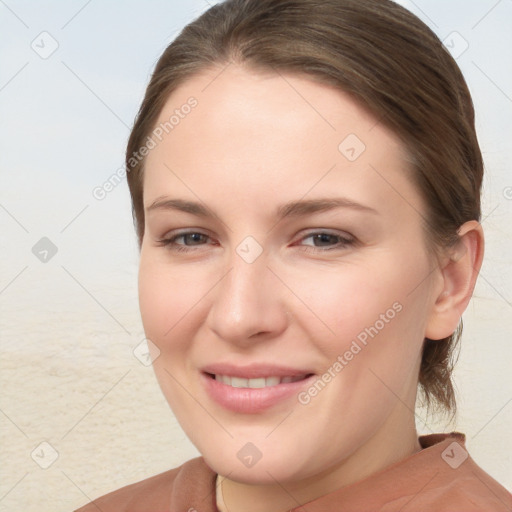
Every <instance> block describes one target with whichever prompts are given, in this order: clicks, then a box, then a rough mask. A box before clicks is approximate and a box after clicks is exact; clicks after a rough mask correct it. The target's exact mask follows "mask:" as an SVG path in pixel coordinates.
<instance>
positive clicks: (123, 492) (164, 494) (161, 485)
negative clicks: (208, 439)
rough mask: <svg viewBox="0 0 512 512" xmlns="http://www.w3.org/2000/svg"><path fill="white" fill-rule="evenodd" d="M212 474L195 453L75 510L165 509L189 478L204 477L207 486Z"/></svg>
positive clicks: (126, 511)
mask: <svg viewBox="0 0 512 512" xmlns="http://www.w3.org/2000/svg"><path fill="white" fill-rule="evenodd" d="M214 476H215V475H214V473H213V471H212V470H211V469H210V468H209V467H208V466H207V465H206V463H205V462H204V460H203V459H202V457H198V458H195V459H192V460H189V461H188V462H185V463H184V464H183V465H181V466H179V467H177V468H174V469H171V470H169V471H165V472H164V473H160V474H158V475H155V476H152V477H150V478H147V479H145V480H142V481H140V482H136V483H134V484H131V485H127V486H125V487H122V488H120V489H117V490H116V491H113V492H110V493H109V494H106V495H104V496H102V497H100V498H97V499H95V500H93V501H91V502H90V503H88V504H87V505H84V506H83V507H81V508H79V509H77V510H76V511H75V512H98V510H101V511H102V512H147V511H148V510H151V511H152V512H153V511H154V512H168V511H169V510H170V507H171V501H172V500H175V499H176V498H179V494H180V493H182V492H183V491H184V490H185V491H186V490H187V488H188V487H190V482H191V481H195V483H197V484H200V483H201V481H203V485H205V487H208V486H209V484H210V483H211V480H212V478H214ZM176 494H178V496H176Z"/></svg>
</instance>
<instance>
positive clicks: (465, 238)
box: [425, 220, 484, 340]
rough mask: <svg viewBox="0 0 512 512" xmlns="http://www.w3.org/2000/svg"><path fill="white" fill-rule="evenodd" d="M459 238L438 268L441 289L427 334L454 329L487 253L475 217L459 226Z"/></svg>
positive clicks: (433, 336) (436, 337)
mask: <svg viewBox="0 0 512 512" xmlns="http://www.w3.org/2000/svg"><path fill="white" fill-rule="evenodd" d="M458 234H459V237H460V238H459V242H458V244H457V245H456V246H455V247H453V248H451V249H450V250H449V252H448V253H447V254H446V258H445V259H444V261H443V262H442V264H441V268H440V269H439V271H440V273H441V279H442V290H441V292H440V293H438V294H437V297H434V299H435V300H434V303H433V304H432V308H431V311H430V316H429V319H428V322H427V327H426V331H425V337H426V338H429V339H432V340H440V339H443V338H447V337H448V336H450V335H451V334H453V333H454V332H455V330H456V329H457V326H458V324H459V321H460V318H461V317H462V313H464V311H465V309H466V307H467V305H468V303H469V301H470V299H471V296H472V294H473V290H474V288H475V284H476V280H477V277H478V273H479V271H480V267H481V266H482V260H483V255H484V234H483V230H482V226H481V225H480V223H479V222H478V221H476V220H472V221H468V222H466V223H464V224H463V225H462V226H461V227H460V229H459V230H458Z"/></svg>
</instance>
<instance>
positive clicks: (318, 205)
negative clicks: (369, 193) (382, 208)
mask: <svg viewBox="0 0 512 512" xmlns="http://www.w3.org/2000/svg"><path fill="white" fill-rule="evenodd" d="M335 208H350V209H353V210H357V211H361V212H366V213H373V214H378V212H377V210H375V209H374V208H371V207H369V206H365V205H363V204H360V203H356V202H355V201H352V200H350V199H347V198H344V197H333V198H320V199H306V200H304V199H303V200H299V201H290V202H288V203H285V204H283V205H281V206H279V207H278V208H277V210H276V217H277V218H278V219H279V220H282V219H284V218H287V217H300V216H304V215H308V214H311V213H317V212H325V211H329V210H333V209H335ZM155 210H171V211H172V210H178V211H181V212H185V213H190V214H192V215H197V216H199V217H205V218H214V217H216V216H215V215H214V214H213V213H212V212H211V211H210V210H209V209H208V208H207V207H206V206H204V205H203V204H201V203H198V202H195V201H186V200H183V199H170V198H165V197H163V198H157V199H156V200H155V201H154V202H153V203H152V204H151V205H150V206H149V207H147V208H146V212H147V213H149V212H151V211H155Z"/></svg>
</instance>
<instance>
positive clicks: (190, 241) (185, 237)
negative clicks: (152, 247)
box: [157, 231, 210, 252]
mask: <svg viewBox="0 0 512 512" xmlns="http://www.w3.org/2000/svg"><path fill="white" fill-rule="evenodd" d="M208 240H210V237H209V236H208V235H205V234H204V233H201V232H199V231H186V232H181V233H177V234H175V235H173V236H170V237H167V238H161V239H160V240H157V244H158V245H159V246H164V247H167V248H169V249H170V250H172V251H182V252H188V251H193V250H194V249H193V247H195V246H198V245H204V244H205V243H206V242H207V241H208ZM189 247H190V248H189Z"/></svg>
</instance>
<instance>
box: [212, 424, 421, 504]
mask: <svg viewBox="0 0 512 512" xmlns="http://www.w3.org/2000/svg"><path fill="white" fill-rule="evenodd" d="M393 416H394V415H393V414H392V415H391V416H390V417H389V418H388V421H387V422H386V424H385V425H384V426H383V428H381V429H380V430H379V431H378V432H377V434H375V435H374V436H373V437H372V438H370V439H369V440H368V441H367V442H366V443H365V444H364V445H363V446H361V447H359V448H358V449H357V450H356V451H355V452H354V453H352V454H351V455H350V456H349V457H348V458H347V459H345V460H343V461H341V462H340V463H339V464H337V465H336V466H334V467H331V468H328V469H326V470H325V471H324V472H323V473H321V474H317V475H314V476H312V477H310V478H306V479H302V480H300V481H294V482H286V484H285V485H283V484H281V483H279V482H276V483H275V484H272V485H249V484H244V483H240V482H235V481H233V480H229V479H227V478H222V477H220V478H219V487H218V493H222V497H223V499H219V498H218V499H217V507H218V509H219V511H220V512H242V511H243V512H286V511H288V510H290V509H293V508H296V507H299V506H301V505H303V504H305V503H308V502H310V501H313V500H315V499H317V498H319V497H320V496H324V495H325V494H329V493H331V492H333V491H335V490H338V489H340V488H342V487H345V486H347V485H350V484H352V483H355V482H358V481H360V480H363V479H364V478H366V477H368V476H370V475H371V474H373V473H375V472H377V471H379V470H381V469H384V468H386V467H387V466H389V465H391V464H393V463H395V462H398V461H400V460H402V459H404V458H406V457H409V456H410V455H413V454H414V453H416V452H418V451H420V450H421V446H420V444H419V441H418V435H417V432H416V428H415V425H414V417H413V418H412V419H411V420H410V421H409V422H407V423H405V424H404V423H402V426H401V428H399V426H397V422H396V421H395V418H394V417H393ZM221 483H222V488H220V484H221Z"/></svg>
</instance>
